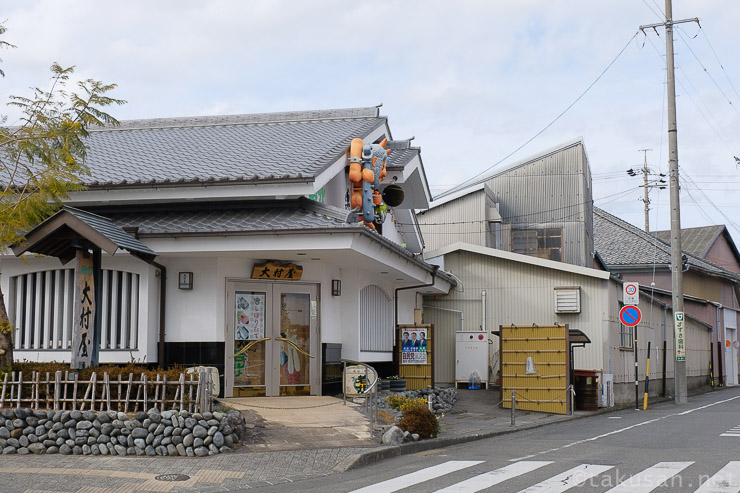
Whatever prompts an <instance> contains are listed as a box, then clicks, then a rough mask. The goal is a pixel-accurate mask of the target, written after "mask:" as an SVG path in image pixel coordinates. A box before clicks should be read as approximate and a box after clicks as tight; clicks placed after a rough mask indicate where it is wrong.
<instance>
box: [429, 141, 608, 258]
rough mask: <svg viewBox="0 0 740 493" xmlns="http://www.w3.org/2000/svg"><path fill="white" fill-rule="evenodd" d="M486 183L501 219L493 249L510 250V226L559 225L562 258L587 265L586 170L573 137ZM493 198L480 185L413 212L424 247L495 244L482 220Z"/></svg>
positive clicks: (589, 220)
mask: <svg viewBox="0 0 740 493" xmlns="http://www.w3.org/2000/svg"><path fill="white" fill-rule="evenodd" d="M486 185H487V186H488V188H490V192H491V193H492V194H493V196H494V197H495V202H498V203H499V212H500V214H501V217H502V219H503V225H502V227H501V235H500V238H499V241H500V246H499V248H501V249H503V250H508V251H511V229H512V227H513V228H517V229H539V228H547V227H550V228H553V227H557V228H562V229H563V245H562V248H563V261H564V262H567V263H570V264H574V265H581V266H586V267H591V266H592V265H593V258H592V256H591V252H592V251H593V231H592V230H593V205H592V203H591V201H592V198H593V197H592V195H591V171H590V169H589V164H588V158H587V157H586V152H585V150H584V147H583V145H582V144H581V143H580V142H578V143H574V144H572V145H570V146H569V147H566V148H564V149H561V150H559V151H557V152H554V153H552V154H550V155H547V156H543V157H542V158H540V159H537V160H534V161H530V162H528V163H524V164H522V165H521V166H518V167H516V168H514V169H511V170H509V171H507V172H505V173H503V174H501V175H500V176H495V177H493V178H491V179H489V180H488V181H486ZM491 206H493V201H492V200H491V199H490V198H489V197H488V194H487V193H486V191H485V190H478V191H475V192H471V193H470V194H468V195H466V196H464V197H461V198H458V199H455V200H451V201H450V202H447V203H446V204H442V205H440V206H438V207H435V208H434V209H431V210H429V211H426V212H424V213H422V214H418V215H417V217H418V219H419V223H420V228H421V231H422V234H423V235H424V241H425V242H426V249H427V251H431V250H436V249H438V248H441V247H443V246H445V245H449V244H452V243H455V242H457V241H460V242H466V243H472V244H474V245H481V246H493V247H495V243H494V238H493V236H492V235H491V233H490V225H489V223H488V222H487V221H486V220H485V219H486V207H491Z"/></svg>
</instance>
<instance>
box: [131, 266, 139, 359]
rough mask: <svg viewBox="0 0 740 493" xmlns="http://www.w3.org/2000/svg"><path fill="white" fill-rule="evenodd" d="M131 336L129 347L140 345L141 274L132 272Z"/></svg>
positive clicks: (134, 347) (133, 347)
mask: <svg viewBox="0 0 740 493" xmlns="http://www.w3.org/2000/svg"><path fill="white" fill-rule="evenodd" d="M130 312H131V314H130V320H131V337H130V339H129V348H131V349H136V348H138V347H139V274H131V307H130Z"/></svg>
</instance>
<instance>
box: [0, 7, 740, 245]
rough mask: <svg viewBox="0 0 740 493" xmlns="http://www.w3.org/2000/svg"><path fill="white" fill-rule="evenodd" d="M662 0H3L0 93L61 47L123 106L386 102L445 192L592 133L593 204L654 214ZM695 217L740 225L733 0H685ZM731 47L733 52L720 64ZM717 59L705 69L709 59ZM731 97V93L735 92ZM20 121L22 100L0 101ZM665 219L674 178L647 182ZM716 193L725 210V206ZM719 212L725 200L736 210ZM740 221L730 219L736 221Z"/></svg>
mask: <svg viewBox="0 0 740 493" xmlns="http://www.w3.org/2000/svg"><path fill="white" fill-rule="evenodd" d="M663 8H664V2H663V0H644V1H643V0H619V1H616V0H615V1H606V0H603V1H602V0H599V1H593V0H570V1H568V0H561V1H556V2H553V1H526V0H509V1H504V0H497V1H457V0H456V1H447V2H442V1H429V0H423V1H413V0H404V1H381V0H377V1H371V2H370V1H354V2H347V1H338V0H311V1H299V0H294V1H259V2H258V1H236V0H222V1H213V0H209V1H197V2H196V1H188V0H178V1H139V0H127V1H125V2H120V1H118V2H112V1H103V0H87V1H73V2H60V1H56V0H46V1H42V0H40V1H33V0H3V2H2V6H1V7H0V20H4V21H5V26H6V27H7V29H8V31H7V33H6V35H5V40H7V41H8V42H10V43H12V44H15V45H16V46H17V48H16V49H13V50H6V51H4V52H3V53H1V54H0V56H1V57H2V59H3V65H2V69H3V70H4V71H5V73H6V77H5V78H4V79H2V80H0V87H2V90H1V91H0V97H2V99H6V98H7V96H8V95H9V94H28V87H30V86H41V87H46V86H47V85H48V80H49V72H48V67H49V65H50V64H51V63H52V62H54V61H56V62H59V63H60V64H61V65H64V66H67V65H76V66H77V74H78V75H79V76H81V77H84V78H87V77H92V78H95V79H99V80H103V81H105V82H115V83H117V84H118V85H119V87H118V89H117V90H116V94H115V95H116V96H117V97H120V98H123V99H126V100H127V101H128V104H127V105H125V106H123V107H120V108H115V109H114V111H113V112H114V116H116V117H117V118H119V119H134V118H154V117H172V116H189V115H211V114H233V113H258V112H272V111H289V110H303V109H325V108H341V107H355V106H374V105H378V104H380V103H382V104H383V107H382V114H384V115H387V116H388V117H389V123H390V126H391V130H392V132H393V137H394V138H407V137H410V136H412V135H413V136H415V137H416V140H415V145H418V146H420V147H421V149H422V159H423V161H424V165H425V168H426V173H427V177H428V179H429V182H430V184H431V186H432V191H433V193H435V194H438V193H440V192H442V191H444V190H445V189H446V188H449V187H451V186H454V185H456V184H459V183H460V182H462V181H464V180H466V179H468V178H471V177H472V176H474V175H476V174H478V173H480V172H481V171H483V170H485V169H486V168H488V167H490V166H491V165H493V164H494V163H497V162H499V161H501V160H502V159H504V158H505V157H506V156H507V155H509V154H510V153H511V152H512V151H514V150H515V149H517V148H518V147H519V146H521V145H522V144H524V143H525V142H526V141H527V140H529V139H530V138H531V137H533V136H534V135H535V134H537V133H538V132H539V131H540V130H542V129H543V128H544V127H545V126H546V125H548V124H549V123H550V122H551V121H552V120H553V119H555V117H557V116H558V115H559V114H560V113H561V112H562V111H563V110H564V109H566V108H567V107H568V106H569V105H570V104H571V103H573V102H574V101H575V100H576V98H578V97H579V96H580V95H581V94H582V93H583V91H584V90H585V89H586V88H587V87H588V86H589V85H590V84H591V83H592V82H594V80H595V79H596V78H597V77H598V75H599V74H600V73H601V72H602V71H603V70H604V69H605V68H606V67H607V65H609V63H610V62H612V61H613V60H614V59H615V57H616V56H617V54H618V53H619V52H620V51H621V50H622V49H623V48H625V46H626V49H625V50H624V52H623V53H622V55H621V57H619V59H618V60H617V61H616V62H615V63H614V64H613V66H612V67H611V68H610V69H609V70H608V71H607V72H606V73H605V74H604V76H603V77H602V78H601V79H600V80H599V81H598V82H597V83H596V84H595V85H594V86H593V88H592V89H591V90H590V91H589V92H588V93H587V94H586V95H585V96H583V98H582V99H581V100H580V101H579V102H578V103H577V104H575V106H573V108H571V109H570V110H569V111H568V112H567V113H566V114H565V115H564V116H563V117H562V118H560V119H559V120H558V121H557V122H556V123H554V124H553V125H552V126H551V127H550V128H549V129H548V130H546V131H545V132H544V133H542V135H540V136H539V137H538V138H536V139H535V140H534V141H532V142H531V143H530V144H528V145H527V146H525V147H524V148H523V149H522V150H520V151H519V152H517V153H516V154H514V155H513V156H511V157H509V158H508V159H506V160H505V161H504V162H503V163H502V165H504V164H506V163H508V162H512V161H516V160H519V159H522V158H525V157H527V156H529V155H532V154H536V153H538V152H540V151H542V150H545V149H547V148H550V147H553V146H556V145H558V144H560V143H562V142H565V141H568V140H571V139H573V138H576V137H579V136H582V137H583V139H584V141H585V145H586V150H587V152H588V155H589V160H590V165H591V171H592V173H593V176H594V198H595V203H596V205H597V206H599V207H602V208H604V209H606V210H607V211H609V212H611V213H613V214H615V215H617V216H619V217H622V218H623V219H625V220H627V221H629V222H631V223H633V224H635V225H637V226H640V227H642V226H643V222H644V221H643V204H642V202H640V201H639V199H640V198H641V197H642V189H641V188H639V187H638V186H639V185H640V184H641V183H642V180H641V177H639V176H637V177H629V176H628V175H627V173H626V170H627V169H629V168H631V167H638V166H641V165H642V162H643V154H642V153H641V152H638V150H639V149H652V151H651V152H648V153H647V159H648V163H649V164H650V165H651V167H652V168H653V169H654V170H656V171H658V170H660V171H663V172H666V169H667V137H666V135H667V133H666V117H665V114H666V110H665V58H664V53H665V37H664V34H663V30H662V29H659V30H658V33H657V34H656V33H655V32H653V31H649V32H648V35H647V37H646V36H643V35H642V34H639V35H637V36H636V37H634V39H633V35H635V33H636V32H637V30H638V27H639V26H640V25H641V24H649V23H655V22H660V21H661V18H660V16H661V15H662V12H663ZM673 12H674V19H683V18H690V17H698V18H699V19H700V21H701V27H702V29H699V27H698V26H697V25H696V24H692V23H687V24H682V25H681V26H680V27H679V28H678V35H677V36H676V52H677V55H676V64H677V67H678V69H677V79H678V85H677V93H678V96H679V97H678V130H679V131H678V141H679V164H680V165H681V168H682V170H683V171H684V174H683V175H682V178H686V179H687V180H688V179H689V178H690V179H692V180H693V182H687V183H685V184H684V186H683V190H682V194H681V206H682V226H684V227H694V226H703V225H708V224H723V223H724V224H727V225H728V227H729V228H730V231H731V232H732V234H733V236H734V237H735V239H736V241H738V240H740V229H738V226H739V225H740V219H737V218H738V215H740V194H738V193H737V191H738V190H739V189H740V168H738V167H737V166H736V164H735V159H734V156H740V150H739V149H740V96H739V95H738V89H740V59H738V57H737V54H736V53H737V43H738V42H737V24H736V23H737V20H738V19H740V2H737V1H736V0H703V1H701V2H696V1H694V2H690V1H685V0H676V1H674V6H673ZM630 39H632V41H630ZM718 59H719V61H721V63H722V66H720V64H719V62H718ZM704 68H706V71H705V70H704ZM730 103H732V104H730ZM3 112H4V114H6V115H8V116H9V120H8V122H9V123H12V122H13V119H14V118H16V117H17V114H14V112H13V110H12V109H11V108H5V109H3ZM651 200H652V204H651V206H652V211H651V226H653V225H656V224H657V227H658V229H668V228H669V227H670V222H669V208H668V200H669V198H668V191H667V190H666V191H664V192H659V191H658V190H654V191H653V192H652V193H651ZM720 211H721V212H720ZM723 214H724V215H723ZM732 222H734V223H735V224H734V225H732Z"/></svg>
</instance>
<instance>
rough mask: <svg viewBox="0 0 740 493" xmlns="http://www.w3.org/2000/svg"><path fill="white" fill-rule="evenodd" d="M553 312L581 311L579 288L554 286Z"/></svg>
mask: <svg viewBox="0 0 740 493" xmlns="http://www.w3.org/2000/svg"><path fill="white" fill-rule="evenodd" d="M555 313H581V288H580V287H579V286H569V287H562V288H555Z"/></svg>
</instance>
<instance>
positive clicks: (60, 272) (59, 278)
mask: <svg viewBox="0 0 740 493" xmlns="http://www.w3.org/2000/svg"><path fill="white" fill-rule="evenodd" d="M53 318H54V322H53V323H54V335H53V339H52V340H53V341H54V347H53V349H60V348H62V347H64V346H63V343H62V341H63V340H64V339H63V338H64V329H63V327H64V269H57V270H55V271H54V315H53Z"/></svg>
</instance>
